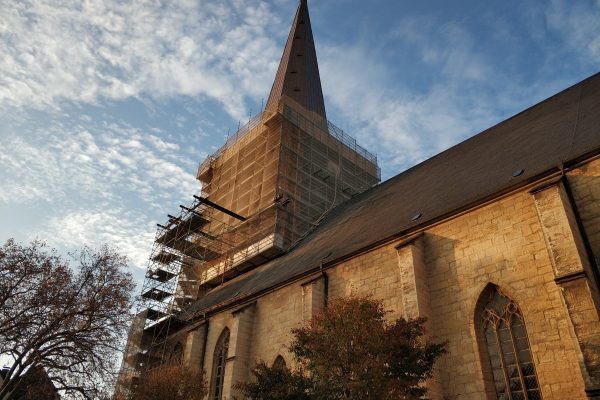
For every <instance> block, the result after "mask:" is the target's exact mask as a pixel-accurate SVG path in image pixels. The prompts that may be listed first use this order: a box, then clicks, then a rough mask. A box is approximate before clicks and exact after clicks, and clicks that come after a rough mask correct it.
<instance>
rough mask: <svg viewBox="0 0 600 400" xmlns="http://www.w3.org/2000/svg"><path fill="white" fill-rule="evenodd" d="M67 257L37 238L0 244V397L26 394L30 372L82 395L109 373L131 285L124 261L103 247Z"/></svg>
mask: <svg viewBox="0 0 600 400" xmlns="http://www.w3.org/2000/svg"><path fill="white" fill-rule="evenodd" d="M74 257H75V260H76V265H74V266H73V267H71V266H70V265H69V263H68V262H66V261H64V260H63V259H62V258H61V257H59V256H57V255H56V252H55V251H54V250H48V248H47V246H46V245H45V244H44V243H42V242H39V241H34V242H32V243H31V244H29V245H27V246H21V245H19V244H16V243H15V242H14V241H13V240H8V241H7V242H6V243H5V244H4V245H3V246H2V247H0V356H3V358H4V359H8V360H10V362H11V364H10V365H9V367H8V368H7V369H5V370H4V371H3V374H2V375H3V376H2V379H0V399H2V400H8V399H11V398H13V397H15V395H16V394H17V393H23V392H25V391H26V392H30V391H31V390H32V388H31V387H28V383H27V382H28V379H27V378H28V377H29V376H31V373H32V372H31V371H43V373H44V374H46V376H47V379H48V380H49V382H51V383H52V385H53V386H54V387H55V388H56V389H57V390H58V391H59V392H60V393H61V394H66V395H68V396H69V397H70V398H85V399H91V398H95V397H97V396H99V395H100V393H101V392H102V390H103V389H104V388H103V385H104V382H106V381H109V380H110V378H111V377H112V375H113V374H114V372H115V370H116V367H117V366H118V365H117V364H118V361H119V360H118V358H117V357H115V354H117V353H118V352H119V351H120V350H121V349H120V343H121V339H122V337H123V334H124V333H125V331H126V328H127V324H128V322H129V320H130V312H129V310H130V308H131V304H132V295H131V292H132V290H133V287H134V284H133V282H132V278H131V275H130V274H129V273H127V272H125V268H126V267H127V260H126V258H125V257H123V256H121V255H119V254H118V253H117V252H115V251H114V250H112V249H111V248H109V247H107V246H104V247H102V248H101V249H100V250H98V251H94V250H92V249H89V248H83V249H82V250H81V251H79V252H78V253H77V254H76V255H74Z"/></svg>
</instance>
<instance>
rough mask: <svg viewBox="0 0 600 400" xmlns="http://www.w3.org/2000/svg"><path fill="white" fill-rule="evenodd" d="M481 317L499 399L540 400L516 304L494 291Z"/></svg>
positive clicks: (495, 289)
mask: <svg viewBox="0 0 600 400" xmlns="http://www.w3.org/2000/svg"><path fill="white" fill-rule="evenodd" d="M481 317H482V319H483V335H484V337H485V343H486V346H487V353H488V354H487V355H488V359H489V362H490V366H491V370H492V374H493V380H494V386H495V391H496V395H497V397H498V399H499V400H541V399H542V394H541V391H540V388H539V384H538V380H537V376H536V372H535V366H534V364H533V359H532V355H531V349H530V347H529V340H528V338H527V331H526V329H525V323H524V321H523V316H522V314H521V311H520V310H519V307H518V306H517V304H516V303H515V302H514V301H513V300H511V299H510V298H508V297H507V296H505V295H503V294H502V293H501V292H500V291H499V290H498V289H497V288H493V290H491V291H490V297H489V300H488V301H487V303H486V304H485V305H484V307H483V310H482V315H481Z"/></svg>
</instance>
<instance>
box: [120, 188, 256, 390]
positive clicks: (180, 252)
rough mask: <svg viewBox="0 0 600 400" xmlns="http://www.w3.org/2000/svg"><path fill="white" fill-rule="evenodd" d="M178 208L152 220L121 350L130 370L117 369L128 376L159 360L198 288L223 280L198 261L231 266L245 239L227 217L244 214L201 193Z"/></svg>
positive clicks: (206, 288)
mask: <svg viewBox="0 0 600 400" xmlns="http://www.w3.org/2000/svg"><path fill="white" fill-rule="evenodd" d="M179 207H180V209H181V210H180V212H179V213H178V214H177V215H169V216H168V221H167V223H166V224H164V225H163V224H157V226H158V228H157V231H156V236H155V240H154V244H153V247H152V251H151V253H150V259H149V262H148V268H147V271H146V275H145V278H144V282H143V285H142V290H141V295H140V296H139V297H138V302H137V313H136V315H137V316H136V319H135V320H134V323H133V324H132V328H131V332H130V335H129V341H128V344H127V349H126V352H125V363H126V364H127V366H128V367H129V371H127V368H123V369H122V373H129V380H134V379H135V378H136V377H137V376H139V374H140V373H141V372H143V371H146V370H148V369H151V368H153V367H155V366H157V365H159V364H160V363H161V362H163V361H164V359H165V354H164V352H165V344H166V340H167V338H168V336H169V335H170V334H171V333H172V332H174V331H177V330H179V329H180V328H182V327H183V326H184V325H185V322H184V321H182V320H180V319H179V318H178V313H179V312H180V311H182V310H184V309H185V308H186V307H188V306H189V305H190V303H191V302H192V301H194V300H195V299H197V298H198V296H200V295H201V294H202V291H203V290H208V289H209V288H211V287H214V286H216V285H218V284H220V283H222V280H223V279H224V278H225V275H224V274H221V275H215V276H210V277H207V276H204V277H203V276H202V274H201V271H204V269H203V268H202V265H203V264H206V263H209V264H210V263H212V264H215V265H225V267H223V269H224V270H225V269H227V270H230V269H231V268H228V266H229V264H230V263H231V262H233V260H234V259H235V257H236V255H238V254H239V250H237V247H238V246H239V245H240V244H243V243H245V240H244V238H243V237H242V235H243V234H244V231H243V230H239V229H238V230H235V229H233V228H232V226H231V225H230V224H228V222H227V221H226V220H227V219H229V218H233V219H234V220H236V221H238V222H240V223H243V222H246V221H247V219H246V218H245V217H243V216H241V215H239V214H236V213H234V212H232V211H230V210H228V209H226V208H224V207H222V206H220V205H218V204H216V203H214V202H212V201H210V200H208V199H206V198H203V197H200V196H194V200H193V202H192V203H191V204H189V205H187V206H183V205H180V206H179ZM237 257H239V255H238V256H237Z"/></svg>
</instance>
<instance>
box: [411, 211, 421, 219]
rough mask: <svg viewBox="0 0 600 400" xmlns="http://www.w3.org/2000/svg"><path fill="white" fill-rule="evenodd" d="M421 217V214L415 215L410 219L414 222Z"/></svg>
mask: <svg viewBox="0 0 600 400" xmlns="http://www.w3.org/2000/svg"><path fill="white" fill-rule="evenodd" d="M422 216H423V214H421V213H418V214H415V215H414V216H413V217H412V218H411V221H416V220H418V219H419V218H421V217H422Z"/></svg>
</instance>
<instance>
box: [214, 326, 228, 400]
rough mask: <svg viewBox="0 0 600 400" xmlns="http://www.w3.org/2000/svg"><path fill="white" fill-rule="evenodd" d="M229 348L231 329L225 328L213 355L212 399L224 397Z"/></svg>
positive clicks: (218, 399) (219, 399)
mask: <svg viewBox="0 0 600 400" xmlns="http://www.w3.org/2000/svg"><path fill="white" fill-rule="evenodd" d="M228 350H229V329H227V328H225V329H224V330H223V332H222V333H221V336H219V340H217V344H216V346H215V352H214V356H213V370H212V385H211V386H212V388H211V395H210V399H211V400H221V399H222V398H223V383H224V380H225V364H226V362H227V352H228Z"/></svg>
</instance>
